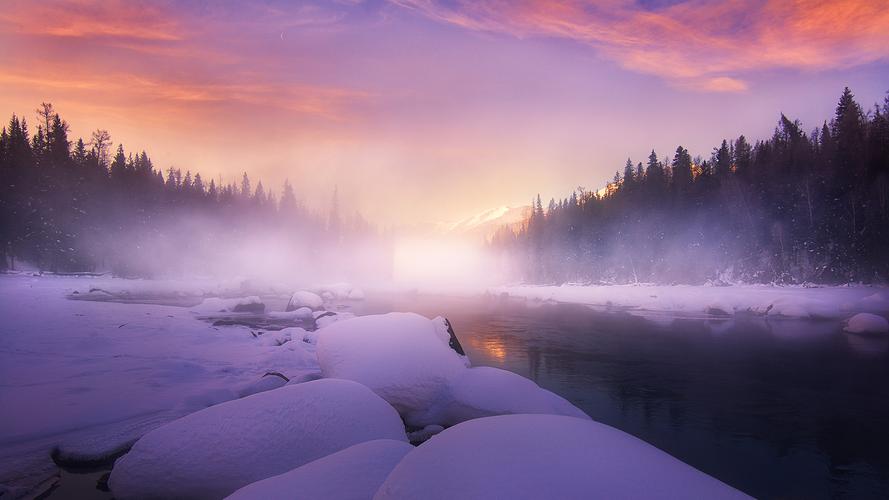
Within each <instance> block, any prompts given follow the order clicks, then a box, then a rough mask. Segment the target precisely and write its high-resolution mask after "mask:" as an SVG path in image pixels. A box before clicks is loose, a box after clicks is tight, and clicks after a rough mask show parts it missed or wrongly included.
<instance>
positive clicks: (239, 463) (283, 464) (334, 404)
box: [109, 380, 407, 498]
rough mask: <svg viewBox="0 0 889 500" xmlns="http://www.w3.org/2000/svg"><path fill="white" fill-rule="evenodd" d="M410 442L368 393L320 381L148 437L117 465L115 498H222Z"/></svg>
mask: <svg viewBox="0 0 889 500" xmlns="http://www.w3.org/2000/svg"><path fill="white" fill-rule="evenodd" d="M373 439H395V440H399V441H405V440H406V439H407V438H406V435H405V432H404V427H403V425H402V422H401V420H400V419H399V417H398V414H397V413H396V412H395V410H393V409H392V407H390V406H389V405H388V404H386V402H385V401H383V400H382V399H380V398H379V397H377V396H376V395H374V394H373V392H371V391H370V390H368V389H367V388H366V387H363V386H361V385H360V384H356V383H354V382H350V381H346V380H317V381H314V382H307V383H304V384H298V385H288V386H285V387H281V388H279V389H276V390H273V391H268V392H262V393H259V394H255V395H253V396H248V397H246V398H244V399H239V400H235V401H230V402H227V403H222V404H220V405H217V406H213V407H210V408H206V409H204V410H201V411H198V412H196V413H193V414H191V415H188V416H186V417H183V418H181V419H179V420H175V421H173V422H170V423H169V424H167V425H164V426H162V427H159V428H157V429H155V430H153V431H151V432H149V433H148V434H146V435H144V436H142V438H141V439H139V441H137V442H136V444H135V445H134V446H133V448H132V450H131V451H130V452H129V453H127V454H126V455H124V456H123V457H121V458H120V459H118V460H117V462H116V463H115V464H114V469H113V470H112V473H111V477H110V480H109V486H110V487H111V490H112V492H113V493H114V495H115V497H116V498H144V497H154V498H173V497H176V498H182V497H187V498H221V497H224V496H225V495H228V494H230V493H232V492H233V491H235V490H237V489H238V488H240V487H242V486H246V485H247V484H250V483H253V482H255V481H258V480H260V479H264V478H267V477H271V476H274V475H277V474H281V473H283V472H286V471H288V470H291V469H293V468H295V467H299V466H301V465H303V464H306V463H308V462H311V461H312V460H316V459H318V458H321V457H324V456H326V455H329V454H331V453H334V452H336V451H339V450H342V449H345V448H347V447H349V446H351V445H354V444H357V443H361V442H364V441H370V440H373Z"/></svg>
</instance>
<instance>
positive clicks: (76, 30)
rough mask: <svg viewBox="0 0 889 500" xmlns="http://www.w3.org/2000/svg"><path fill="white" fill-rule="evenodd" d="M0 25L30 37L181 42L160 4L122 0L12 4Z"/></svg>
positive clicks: (2, 13) (1, 16) (178, 30)
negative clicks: (10, 27) (106, 38)
mask: <svg viewBox="0 0 889 500" xmlns="http://www.w3.org/2000/svg"><path fill="white" fill-rule="evenodd" d="M0 22H2V23H5V24H9V25H11V26H12V27H13V29H15V30H16V31H17V32H19V33H23V34H29V35H44V36H55V37H66V38H94V37H109V38H130V39H138V40H154V41H174V40H181V39H182V30H181V27H180V26H179V25H178V23H177V22H176V19H175V17H174V16H172V15H170V13H168V12H167V11H166V10H165V9H164V8H163V7H162V4H154V5H152V4H146V3H143V2H138V3H137V2H128V1H124V0H113V1H108V2H95V1H89V0H64V1H57V2H22V1H13V2H10V3H7V4H5V5H4V8H3V9H2V10H0Z"/></svg>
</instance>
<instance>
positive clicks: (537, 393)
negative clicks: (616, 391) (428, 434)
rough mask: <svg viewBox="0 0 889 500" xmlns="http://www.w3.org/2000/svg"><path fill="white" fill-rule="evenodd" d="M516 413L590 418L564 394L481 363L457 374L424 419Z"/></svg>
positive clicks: (427, 421)
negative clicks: (561, 394) (563, 395)
mask: <svg viewBox="0 0 889 500" xmlns="http://www.w3.org/2000/svg"><path fill="white" fill-rule="evenodd" d="M514 413H545V414H550V415H567V416H571V417H579V418H585V419H589V418H590V417H589V416H587V414H586V413H584V412H583V411H582V410H580V409H579V408H577V407H576V406H574V405H573V404H571V403H569V402H568V401H567V400H565V399H564V398H562V397H561V396H558V395H556V394H554V393H552V392H550V391H547V390H546V389H542V388H540V386H538V385H537V384H535V383H534V382H533V381H531V380H528V379H527V378H525V377H522V376H521V375H516V374H515V373H512V372H509V371H506V370H501V369H499V368H491V367H487V366H480V367H476V368H468V369H466V370H463V371H462V372H461V373H459V374H458V375H457V376H455V377H454V378H453V379H452V380H451V382H450V384H448V390H447V392H446V393H445V394H443V395H442V396H441V397H440V398H439V400H438V401H437V402H436V403H435V404H434V405H433V406H432V407H431V408H430V409H429V412H428V414H427V415H426V416H425V417H424V421H423V422H421V423H423V424H439V425H444V426H450V425H454V424H457V423H460V422H464V421H466V420H471V419H474V418H481V417H490V416H494V415H507V414H514Z"/></svg>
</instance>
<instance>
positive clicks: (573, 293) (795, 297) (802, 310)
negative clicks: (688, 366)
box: [487, 285, 889, 319]
mask: <svg viewBox="0 0 889 500" xmlns="http://www.w3.org/2000/svg"><path fill="white" fill-rule="evenodd" d="M487 293H488V294H489V295H493V296H500V297H514V298H523V299H526V300H532V301H538V302H546V301H552V302H565V303H572V304H586V305H590V306H594V307H603V308H622V309H629V310H630V311H631V312H632V311H634V310H635V311H642V312H644V311H654V312H672V313H682V314H713V315H718V316H730V315H734V314H754V315H761V316H765V315H769V316H782V317H788V318H810V317H811V318H836V319H839V318H843V317H846V316H848V314H849V313H850V312H872V313H875V312H876V313H879V312H883V313H885V312H889V292H886V291H885V290H881V289H880V288H878V287H867V286H847V287H814V288H806V287H791V286H769V285H737V286H725V287H719V286H692V285H675V286H660V285H603V286H583V285H562V286H505V287H493V288H489V289H488V290H487Z"/></svg>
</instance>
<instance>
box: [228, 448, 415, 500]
mask: <svg viewBox="0 0 889 500" xmlns="http://www.w3.org/2000/svg"><path fill="white" fill-rule="evenodd" d="M412 449H413V446H411V445H409V444H407V443H405V442H404V441H395V440H391V439H378V440H375V441H368V442H365V443H361V444H356V445H354V446H351V447H349V448H346V449H345V450H342V451H338V452H336V453H334V454H332V455H328V456H326V457H324V458H319V459H318V460H315V461H314V462H309V463H307V464H306V465H303V466H302V467H298V468H296V469H293V470H291V471H289V472H285V473H284V474H280V475H277V476H273V477H270V478H267V479H263V480H262V481H258V482H255V483H253V484H250V485H248V486H245V487H243V488H241V489H239V490H238V491H236V492H234V493H233V494H232V495H231V496H229V497H228V498H229V500H248V499H277V498H281V499H283V498H300V499H303V500H328V499H336V500H365V499H368V498H372V497H373V494H374V493H375V492H376V491H377V489H379V487H380V485H381V484H383V481H385V479H386V476H388V475H389V473H390V472H391V471H392V469H393V468H394V467H395V466H396V465H397V464H398V462H400V461H401V459H402V458H404V456H405V455H407V453H408V452H409V451H411V450H412Z"/></svg>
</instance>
